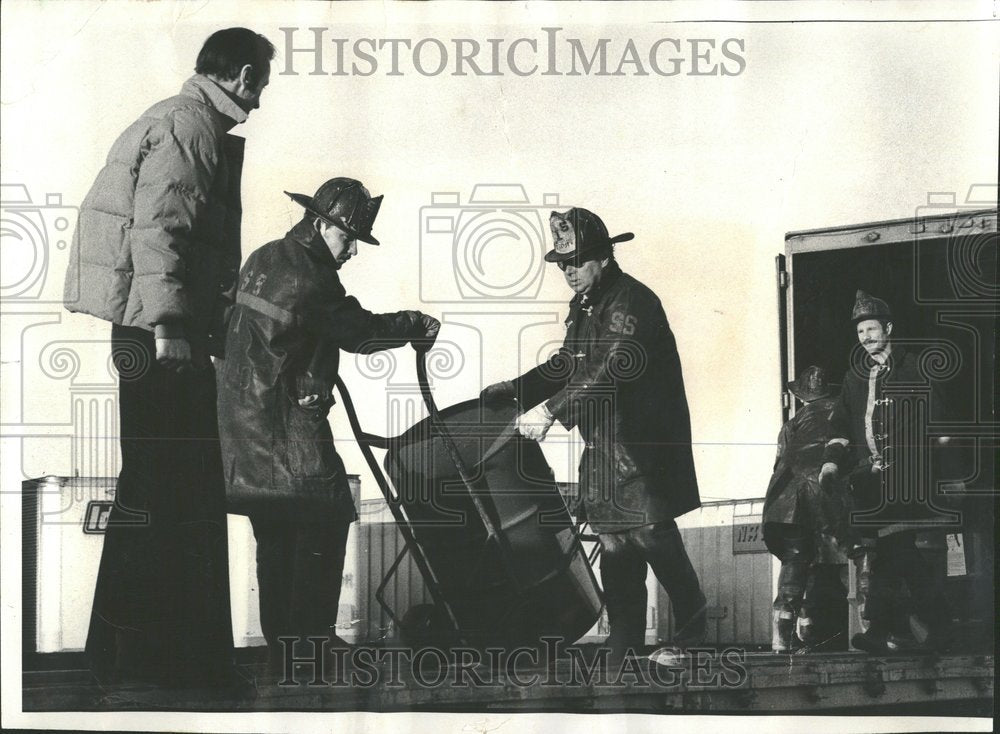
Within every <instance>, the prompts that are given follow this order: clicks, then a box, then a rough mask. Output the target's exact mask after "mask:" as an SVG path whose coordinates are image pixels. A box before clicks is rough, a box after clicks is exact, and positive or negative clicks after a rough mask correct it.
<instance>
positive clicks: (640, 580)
mask: <svg viewBox="0 0 1000 734" xmlns="http://www.w3.org/2000/svg"><path fill="white" fill-rule="evenodd" d="M618 535H619V534H616V533H609V534H606V535H602V536H601V541H602V550H601V584H602V585H603V587H604V601H605V607H606V609H607V612H608V626H609V627H610V628H611V633H610V634H609V635H608V639H607V646H608V647H610V648H611V657H612V658H614V659H617V660H620V659H622V658H624V657H625V655H627V654H629V653H630V651H631V652H637V651H639V650H641V649H642V647H643V646H644V645H645V637H646V562H645V561H644V560H643V559H642V557H641V556H640V555H639V554H638V553H637V552H636V550H635V548H634V547H632V545H631V544H630V543H628V542H623V541H624V540H625V539H624V538H619V537H609V536H618Z"/></svg>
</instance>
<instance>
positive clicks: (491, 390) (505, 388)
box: [479, 380, 517, 403]
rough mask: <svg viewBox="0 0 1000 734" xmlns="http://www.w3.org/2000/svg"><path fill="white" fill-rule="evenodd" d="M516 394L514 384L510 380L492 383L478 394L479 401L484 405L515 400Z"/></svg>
mask: <svg viewBox="0 0 1000 734" xmlns="http://www.w3.org/2000/svg"><path fill="white" fill-rule="evenodd" d="M516 397H517V394H516V391H515V390H514V383H513V382H511V381H510V380H503V381H502V382H494V383H493V384H492V385H487V386H486V387H484V388H483V391H482V392H481V393H479V399H480V400H482V401H483V402H484V403H492V402H498V401H500V400H511V399H512V398H516Z"/></svg>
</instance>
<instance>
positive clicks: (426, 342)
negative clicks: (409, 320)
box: [410, 311, 441, 352]
mask: <svg viewBox="0 0 1000 734" xmlns="http://www.w3.org/2000/svg"><path fill="white" fill-rule="evenodd" d="M414 313H415V314H416V316H417V324H418V325H419V327H420V328H422V329H423V331H424V333H423V334H421V335H420V336H418V337H415V338H413V339H411V340H410V345H411V346H412V347H413V348H414V349H416V350H417V351H418V352H421V351H423V352H426V351H427V350H428V349H430V348H431V347H432V346H434V341H435V340H436V339H437V335H438V332H439V331H440V330H441V322H440V321H438V320H437V319H436V318H434V317H433V316H428V315H427V314H425V313H421V312H420V311H415V312H414Z"/></svg>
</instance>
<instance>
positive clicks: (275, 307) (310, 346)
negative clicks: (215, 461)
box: [217, 221, 423, 520]
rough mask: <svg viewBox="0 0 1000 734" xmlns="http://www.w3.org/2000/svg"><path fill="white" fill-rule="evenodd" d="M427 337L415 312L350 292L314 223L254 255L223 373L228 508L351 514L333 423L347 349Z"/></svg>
mask: <svg viewBox="0 0 1000 734" xmlns="http://www.w3.org/2000/svg"><path fill="white" fill-rule="evenodd" d="M422 335H423V328H422V327H421V325H420V322H419V314H418V313H417V312H415V311H400V312H397V313H386V314H374V313H371V312H370V311H366V310H365V309H364V308H362V307H361V304H360V303H358V301H357V299H355V298H354V297H351V296H348V295H347V294H346V291H345V290H344V287H343V285H341V282H340V277H339V275H338V273H337V264H336V261H335V260H334V259H333V256H332V255H331V254H330V251H329V250H328V249H327V247H326V245H325V243H324V242H323V240H322V238H320V237H319V236H318V235H317V234H316V232H315V230H314V229H313V228H312V226H311V225H310V224H309V223H308V222H306V221H302V222H300V223H299V224H297V225H296V226H295V227H293V228H292V229H291V230H290V231H289V232H288V234H287V235H285V237H284V239H281V240H276V241H274V242H270V243H268V244H266V245H264V246H263V247H261V248H260V249H259V250H257V251H255V252H254V253H253V254H251V255H250V257H249V258H247V261H246V263H245V264H244V265H243V269H242V270H241V272H240V282H239V291H238V293H237V297H236V310H235V312H234V314H233V318H232V320H231V321H230V324H229V329H228V332H227V338H226V359H225V360H223V361H222V362H221V364H220V365H219V369H218V370H217V374H218V379H217V382H218V393H219V403H218V404H219V437H220V439H221V442H222V461H223V469H224V473H225V478H226V493H227V498H228V501H229V508H230V511H231V512H236V513H241V514H251V513H254V512H261V511H267V510H268V509H269V508H273V509H275V510H281V511H285V512H292V513H295V514H298V515H301V516H302V517H304V518H310V519H317V520H319V519H323V518H326V517H334V518H353V517H354V516H355V509H354V504H353V500H352V498H351V494H350V489H349V487H348V483H347V475H346V472H345V469H344V463H343V461H342V460H341V458H340V456H339V455H338V454H337V452H336V450H335V449H334V445H333V435H332V433H331V431H330V425H329V423H328V421H327V416H328V414H329V411H330V407H331V406H332V405H333V402H334V401H333V396H332V391H333V386H334V382H335V381H336V378H337V371H338V368H339V364H340V359H339V350H340V349H343V350H346V351H349V352H361V353H369V352H375V351H379V350H382V349H391V348H393V347H398V346H402V345H403V344H405V343H406V342H407V341H409V340H410V339H413V338H416V337H419V336H422ZM312 394H318V395H319V396H320V400H319V402H318V403H317V404H316V405H315V406H314V407H310V408H306V407H302V406H300V405H299V404H298V398H299V397H305V396H306V395H312Z"/></svg>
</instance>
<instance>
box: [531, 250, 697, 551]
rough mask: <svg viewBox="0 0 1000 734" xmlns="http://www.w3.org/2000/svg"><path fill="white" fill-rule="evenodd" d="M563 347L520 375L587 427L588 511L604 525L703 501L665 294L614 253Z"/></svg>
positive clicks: (572, 319) (616, 526) (561, 415)
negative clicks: (623, 267) (661, 295)
mask: <svg viewBox="0 0 1000 734" xmlns="http://www.w3.org/2000/svg"><path fill="white" fill-rule="evenodd" d="M565 326H566V337H565V341H564V342H563V346H562V348H561V349H560V350H559V351H558V352H557V353H556V354H555V355H553V356H552V358H550V359H549V360H548V361H547V362H545V363H543V364H541V365H539V366H538V367H536V368H534V369H532V370H530V371H529V372H527V373H526V374H524V375H522V376H521V377H519V378H518V379H517V380H516V381H515V389H516V391H517V395H518V399H519V401H520V402H521V405H522V408H523V409H527V408H530V407H533V406H534V405H537V404H538V403H540V402H542V401H543V400H545V401H546V405H547V407H548V409H549V410H550V411H551V413H552V414H553V415H554V416H555V418H556V419H557V420H559V422H560V423H561V424H562V425H563V426H565V427H566V428H571V427H573V426H577V427H578V428H579V430H580V434H581V435H582V437H583V439H584V441H585V442H586V448H585V450H584V452H583V457H582V459H581V462H580V492H581V498H582V509H583V513H584V514H585V516H586V518H587V520H589V521H590V523H591V527H592V528H593V529H594V531H595V532H599V533H605V532H615V531H620V530H626V529H628V528H632V527H639V526H641V525H646V524H650V523H654V522H660V521H663V520H668V519H672V518H675V517H678V516H680V515H682V514H684V513H685V512H688V511H690V510H693V509H695V508H697V507H699V506H700V505H701V501H700V498H699V495H698V483H697V479H696V476H695V468H694V458H693V455H692V450H691V420H690V414H689V412H688V404H687V397H686V395H685V392H684V378H683V375H682V373H681V361H680V356H679V355H678V353H677V345H676V342H675V340H674V335H673V332H671V330H670V325H669V323H668V322H667V316H666V314H665V313H664V311H663V306H662V305H661V304H660V300H659V298H657V296H656V294H655V293H653V292H652V291H651V290H650V289H649V288H647V287H646V286H645V285H643V284H642V283H640V282H639V281H638V280H636V279H635V278H633V277H631V276H630V275H628V274H626V273H623V272H622V271H621V269H620V268H619V266H618V264H617V262H615V261H614V260H612V261H611V262H610V263H609V264H608V265H607V266H606V267H605V269H604V271H603V274H602V277H601V281H600V283H599V285H598V286H597V287H596V288H595V289H594V290H593V291H592V292H591V293H589V294H587V295H577V296H576V297H574V298H573V300H572V301H570V304H569V316H568V317H567V318H566V321H565Z"/></svg>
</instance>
